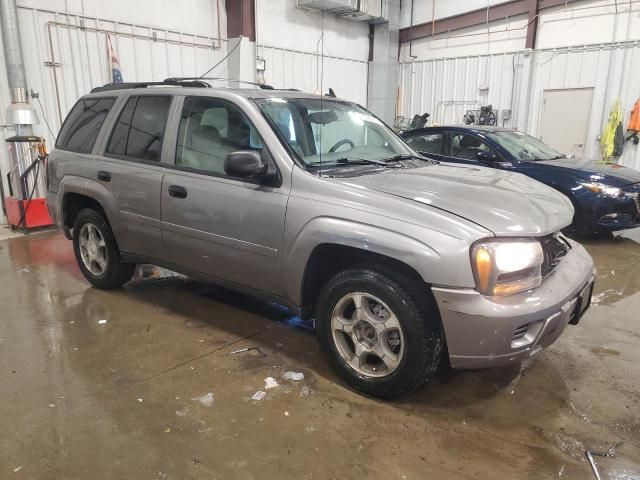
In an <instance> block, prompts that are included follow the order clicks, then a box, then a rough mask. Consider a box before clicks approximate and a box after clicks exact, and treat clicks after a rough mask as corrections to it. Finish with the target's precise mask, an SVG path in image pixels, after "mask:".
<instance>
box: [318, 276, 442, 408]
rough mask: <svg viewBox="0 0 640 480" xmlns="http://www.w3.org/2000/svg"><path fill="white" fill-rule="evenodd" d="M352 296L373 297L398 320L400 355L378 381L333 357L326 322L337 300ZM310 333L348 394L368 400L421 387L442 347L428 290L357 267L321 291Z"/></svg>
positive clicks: (332, 342) (437, 316)
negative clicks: (313, 331) (313, 332)
mask: <svg viewBox="0 0 640 480" xmlns="http://www.w3.org/2000/svg"><path fill="white" fill-rule="evenodd" d="M353 292H364V293H367V294H370V295H373V296H374V297H376V298H377V299H379V300H381V301H382V302H384V303H386V305H387V306H388V307H389V308H390V309H391V311H392V312H393V313H394V314H395V317H396V318H397V319H398V321H399V323H400V325H401V328H402V335H403V338H404V340H403V341H404V353H403V355H402V357H401V358H400V360H399V364H398V366H397V367H396V368H395V370H393V371H392V372H391V373H389V374H387V375H386V376H382V377H375V376H369V375H365V374H363V373H361V372H358V371H357V370H356V369H355V368H352V367H351V366H350V365H349V364H348V363H347V361H346V360H345V359H344V358H343V356H342V354H341V353H340V352H339V347H338V346H337V345H336V341H335V340H334V337H333V332H332V326H331V318H332V314H333V312H334V309H335V308H336V306H337V305H338V302H340V300H341V299H343V298H344V297H345V296H346V295H348V294H349V293H353ZM316 322H317V326H316V333H317V335H318V338H319V341H320V345H321V347H322V349H323V351H324V353H325V354H326V356H327V358H328V361H329V363H330V364H331V366H332V367H333V369H334V370H335V371H336V373H337V374H338V376H339V377H340V378H341V379H342V381H344V382H345V383H346V384H347V385H349V386H351V387H352V388H354V389H356V390H358V391H360V392H362V393H364V394H366V395H371V396H374V397H379V398H384V399H392V398H397V397H400V396H403V395H406V394H408V393H410V392H413V391H415V390H417V389H419V388H420V387H422V386H423V385H424V384H425V383H426V382H427V381H428V380H429V379H430V378H431V377H432V376H433V375H434V374H435V372H436V370H437V368H438V365H439V364H440V359H441V355H442V350H443V347H444V336H443V334H442V327H441V325H442V322H441V320H440V314H439V312H438V308H437V306H436V304H435V300H434V298H433V296H432V294H431V292H430V291H429V290H428V288H427V287H426V286H425V285H424V284H422V283H421V282H420V283H419V282H416V281H413V280H411V279H409V278H406V277H405V276H403V275H401V274H399V273H397V272H395V271H393V270H391V269H385V273H382V269H381V268H379V267H377V266H370V265H359V266H356V267H353V268H350V269H347V270H344V271H342V272H340V273H338V274H336V275H335V276H334V277H332V278H331V279H330V280H329V281H328V282H327V283H326V284H325V285H324V287H323V289H322V291H321V292H320V296H319V298H318V303H317V307H316Z"/></svg>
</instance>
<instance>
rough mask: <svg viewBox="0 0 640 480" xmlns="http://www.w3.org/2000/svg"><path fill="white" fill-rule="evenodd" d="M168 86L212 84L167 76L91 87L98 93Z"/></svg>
mask: <svg viewBox="0 0 640 480" xmlns="http://www.w3.org/2000/svg"><path fill="white" fill-rule="evenodd" d="M159 86H162V87H167V86H173V87H197V88H210V87H211V85H209V84H208V83H207V82H203V81H196V80H193V81H182V80H181V79H177V78H176V79H173V78H167V79H166V80H163V81H162V82H123V83H107V84H106V85H103V86H102V87H95V88H93V89H91V93H97V92H108V91H111V90H125V89H129V88H147V87H159Z"/></svg>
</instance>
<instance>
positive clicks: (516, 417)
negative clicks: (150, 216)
mask: <svg viewBox="0 0 640 480" xmlns="http://www.w3.org/2000/svg"><path fill="white" fill-rule="evenodd" d="M587 248H588V249H589V251H590V252H591V254H592V255H593V256H594V258H595V261H596V264H597V266H598V282H597V288H596V292H595V296H594V301H595V305H594V307H593V308H591V309H590V311H589V312H588V313H587V315H586V317H585V318H583V320H582V321H581V323H580V325H578V326H577V327H570V328H569V329H568V331H566V332H565V334H564V335H563V336H562V337H561V339H560V340H559V341H558V342H557V343H556V344H555V345H554V346H553V347H552V348H550V349H549V350H547V351H545V352H543V353H542V354H540V355H539V356H538V357H536V358H535V359H534V360H533V361H531V362H530V363H529V364H527V365H514V366H512V367H510V368H503V369H496V370H487V371H480V372H459V373H453V374H448V375H446V376H443V377H440V378H438V379H436V380H435V381H434V382H433V384H431V385H429V386H427V387H426V388H425V389H423V390H422V391H421V392H419V393H417V394H415V395H413V396H411V397H409V398H406V399H404V400H402V401H398V402H391V403H385V402H381V401H376V400H372V399H368V398H364V397H362V396H360V395H358V394H356V393H354V392H352V391H350V390H348V389H347V388H345V387H344V386H343V385H341V384H340V383H338V381H337V379H336V377H335V375H334V374H333V373H332V372H331V371H330V370H329V369H328V367H327V365H326V363H325V360H324V359H323V357H322V355H321V353H320V351H319V348H318V345H317V343H316V341H315V338H314V336H313V334H312V333H310V332H309V331H307V330H305V329H304V328H296V327H295V326H292V325H291V322H288V321H287V319H288V315H287V313H286V312H283V311H282V310H281V309H278V308H277V307H274V306H270V305H265V304H262V303H260V302H258V301H255V300H252V299H250V298H247V297H244V296H242V295H238V294H234V293H231V292H227V291H224V290H221V289H218V288H215V287H212V286H207V285H203V284H200V283H197V282H195V281H191V280H188V279H185V278H183V277H179V276H167V275H166V274H163V273H162V272H160V273H158V271H157V270H155V269H150V268H146V269H142V270H141V273H140V275H139V279H138V280H136V281H134V282H132V283H131V284H130V285H129V286H128V287H127V288H126V289H124V290H122V291H115V292H102V291H98V290H94V289H93V288H89V286H88V284H87V282H85V281H84V279H83V278H82V277H81V275H80V272H79V270H78V268H77V266H76V263H75V260H74V257H73V253H72V249H71V244H70V242H68V241H67V240H65V239H64V238H63V237H61V236H60V235H59V234H58V233H55V232H49V233H41V234H37V235H30V236H26V237H19V238H11V239H8V240H4V241H0V284H1V288H0V318H1V321H0V425H1V426H2V430H1V435H0V478H2V479H11V478H16V479H18V478H28V479H62V478H64V479H83V480H85V479H88V478H90V479H104V478H109V479H123V478H127V479H180V480H182V479H191V478H194V479H200V478H202V479H204V478H206V479H217V478H220V479H222V478H225V479H228V478H234V479H235V478H238V479H254V478H255V479H258V478H259V479H271V478H274V479H275V478H278V479H289V478H296V479H325V478H327V479H333V478H336V479H337V478H340V479H351V478H358V479H363V478H370V479H378V478H380V479H425V478H437V479H459V478H461V479H485V478H486V479H489V478H491V479H493V478H500V479H510V480H512V479H550V478H559V477H560V478H568V479H580V480H584V479H590V478H595V477H593V474H592V472H591V470H590V467H589V465H588V464H587V462H586V461H585V457H584V450H585V448H593V449H600V450H602V449H605V448H606V447H608V446H609V445H611V444H614V443H617V442H620V441H622V442H624V443H623V444H622V445H621V446H620V447H619V448H618V450H617V457H616V458H604V459H600V460H599V463H600V467H601V469H602V474H603V478H619V479H622V478H625V477H624V476H623V475H624V472H625V471H626V472H627V473H629V472H635V473H640V409H639V406H638V401H639V399H640V385H639V382H638V379H640V348H638V345H639V344H640V315H638V312H639V311H640V293H639V291H640V232H638V231H635V232H631V233H630V234H628V235H627V236H626V237H625V238H620V239H616V240H614V239H598V240H592V241H589V242H587ZM104 321H106V322H104ZM247 347H258V349H259V350H249V351H248V352H244V353H238V354H235V355H230V353H231V352H233V351H236V350H238V349H242V348H247ZM288 370H293V371H299V372H303V373H304V375H305V378H304V380H303V381H300V382H293V381H285V380H282V379H281V377H282V374H283V373H284V372H285V371H288ZM268 376H272V377H274V378H275V379H276V380H277V381H278V382H279V384H280V386H279V387H277V388H275V389H271V390H267V395H266V397H265V398H264V399H263V400H261V401H255V400H251V396H252V395H253V394H254V393H255V392H256V391H258V390H264V378H265V377H268ZM209 392H211V393H213V402H212V403H211V402H207V397H206V395H207V394H208V393H209ZM203 396H204V398H203V399H201V400H202V401H201V400H199V397H203ZM208 399H209V400H210V399H211V397H209V398H208ZM628 478H632V477H628Z"/></svg>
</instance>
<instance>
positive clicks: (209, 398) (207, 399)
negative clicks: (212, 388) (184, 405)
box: [191, 392, 213, 407]
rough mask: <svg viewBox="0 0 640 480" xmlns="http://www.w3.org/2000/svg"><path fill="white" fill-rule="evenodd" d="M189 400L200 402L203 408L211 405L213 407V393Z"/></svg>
mask: <svg viewBox="0 0 640 480" xmlns="http://www.w3.org/2000/svg"><path fill="white" fill-rule="evenodd" d="M191 400H195V401H197V402H200V403H201V404H202V405H204V406H205V407H210V406H211V405H213V392H209V393H205V394H204V395H202V396H201V397H195V398H192V399H191Z"/></svg>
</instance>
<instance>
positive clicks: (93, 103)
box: [56, 98, 115, 153]
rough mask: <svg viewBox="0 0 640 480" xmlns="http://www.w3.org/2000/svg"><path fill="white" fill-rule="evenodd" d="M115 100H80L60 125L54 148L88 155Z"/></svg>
mask: <svg viewBox="0 0 640 480" xmlns="http://www.w3.org/2000/svg"><path fill="white" fill-rule="evenodd" d="M114 103H115V98H86V99H81V100H79V101H78V103H76V104H75V106H74V107H73V108H72V109H71V112H70V113H69V115H68V116H67V119H66V120H65V122H64V125H62V129H61V130H60V134H59V135H58V140H57V142H56V148H59V149H61V150H70V151H72V152H78V153H90V152H91V150H92V149H93V144H94V143H96V138H98V133H99V132H100V128H101V127H102V124H103V123H104V120H105V118H107V114H108V113H109V110H111V107H113V104H114Z"/></svg>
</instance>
